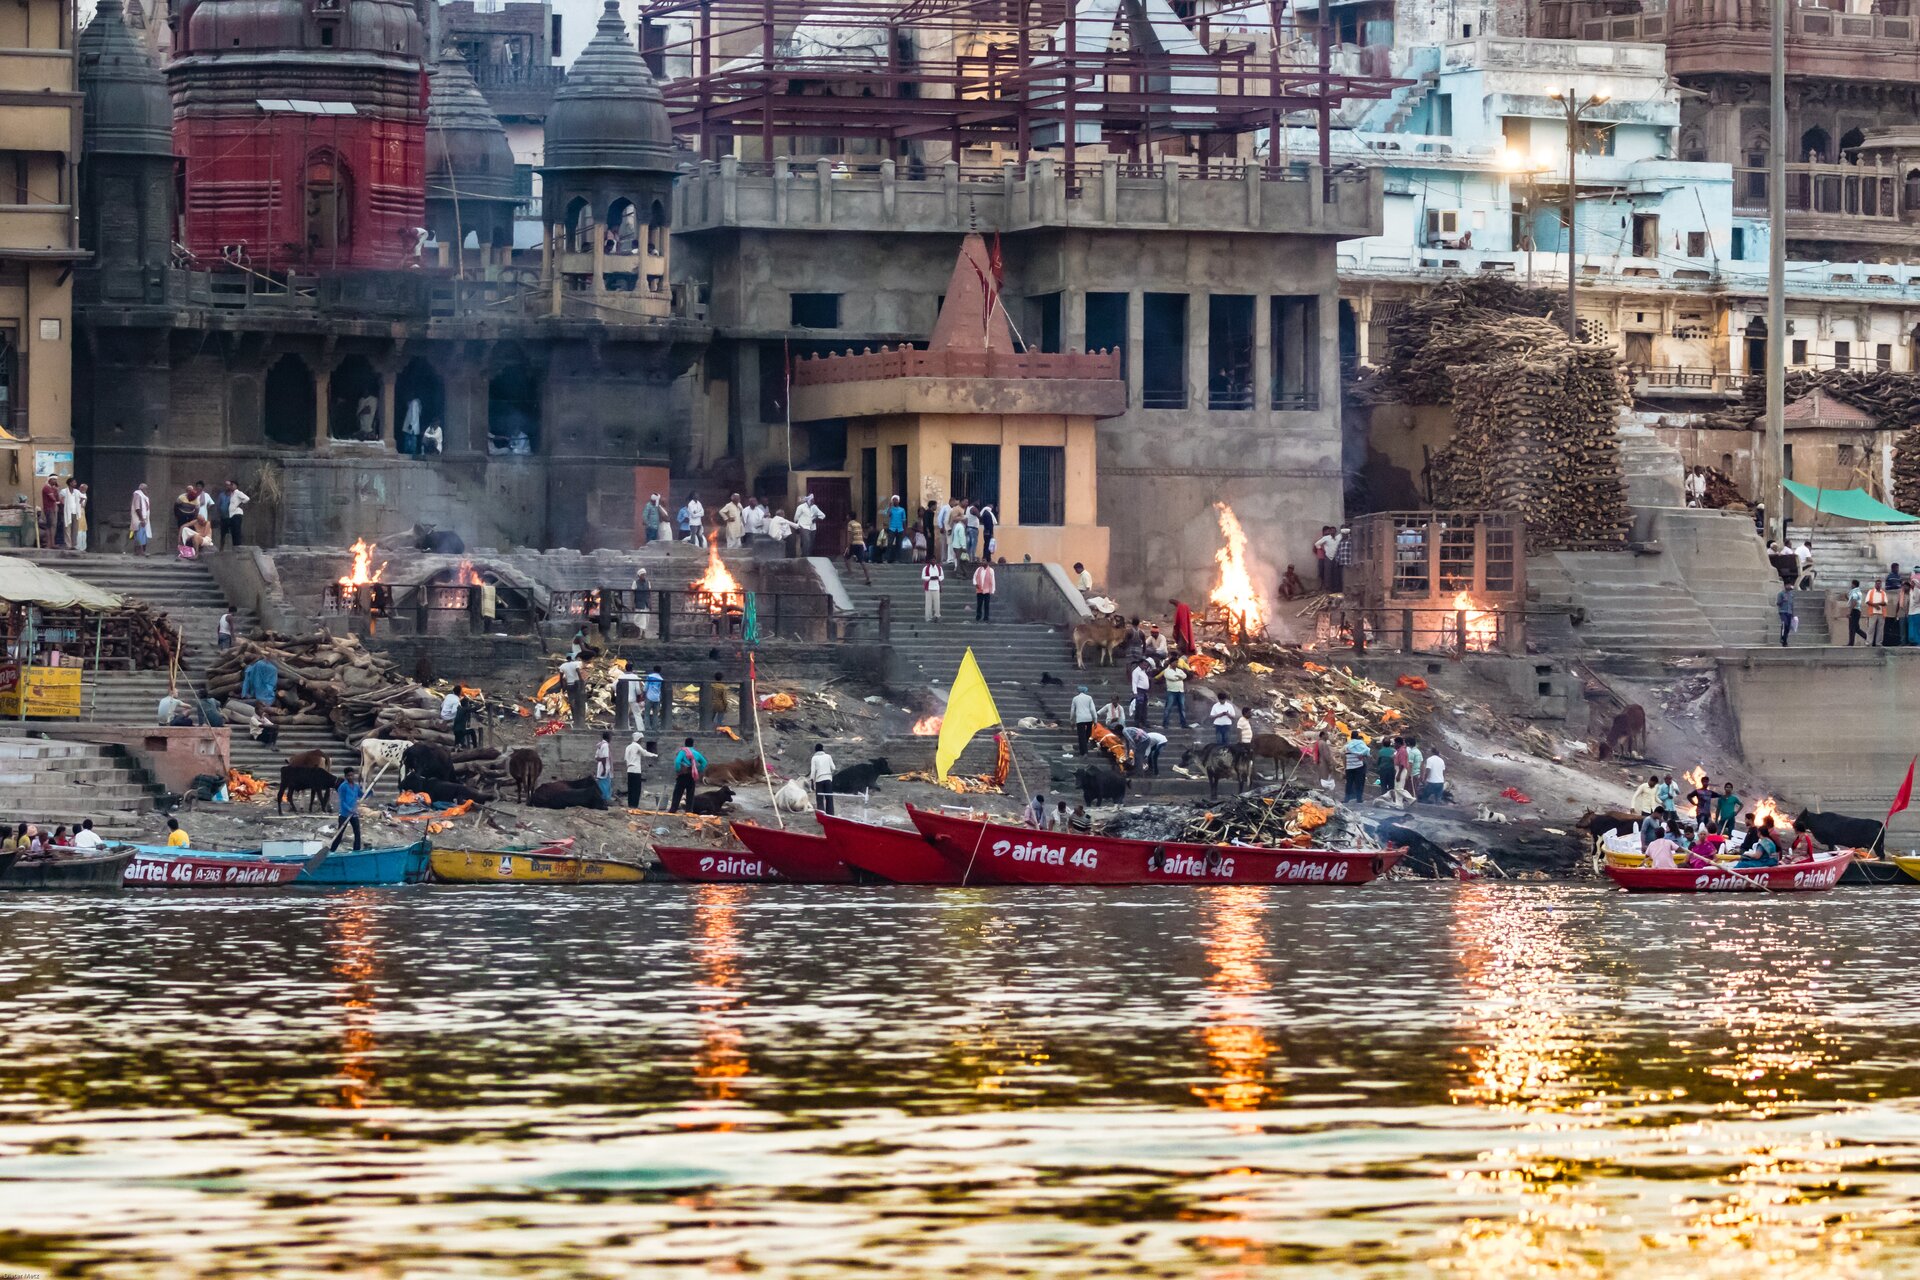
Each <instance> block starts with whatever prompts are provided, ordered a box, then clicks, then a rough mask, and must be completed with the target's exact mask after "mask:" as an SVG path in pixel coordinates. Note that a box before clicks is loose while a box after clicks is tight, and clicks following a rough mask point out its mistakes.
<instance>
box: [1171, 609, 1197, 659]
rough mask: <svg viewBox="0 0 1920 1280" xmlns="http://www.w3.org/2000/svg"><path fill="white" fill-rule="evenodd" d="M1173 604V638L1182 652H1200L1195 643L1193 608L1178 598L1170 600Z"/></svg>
mask: <svg viewBox="0 0 1920 1280" xmlns="http://www.w3.org/2000/svg"><path fill="white" fill-rule="evenodd" d="M1167 603H1168V604H1170V605H1172V606H1173V640H1174V643H1175V644H1177V645H1178V646H1179V647H1180V652H1181V653H1198V652H1199V650H1198V649H1196V648H1194V645H1193V610H1191V609H1189V608H1187V606H1186V605H1184V604H1182V603H1181V602H1180V601H1178V600H1169V601H1167Z"/></svg>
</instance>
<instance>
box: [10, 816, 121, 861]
mask: <svg viewBox="0 0 1920 1280" xmlns="http://www.w3.org/2000/svg"><path fill="white" fill-rule="evenodd" d="M105 845H106V841H105V840H103V839H102V838H101V837H100V834H99V832H97V831H95V830H94V829H93V819H92V818H83V819H81V821H80V825H79V826H77V827H73V828H71V829H69V828H68V827H67V826H66V825H65V824H61V825H58V826H55V827H54V828H53V829H52V830H51V831H48V830H43V829H42V828H41V827H40V826H39V824H37V823H32V822H23V823H21V824H20V825H19V826H17V827H15V828H14V829H13V830H11V831H6V832H4V833H0V853H13V854H30V855H35V856H39V855H47V856H52V855H55V854H61V853H69V852H71V853H86V852H88V851H89V850H93V849H99V848H102V847H104V846H105Z"/></svg>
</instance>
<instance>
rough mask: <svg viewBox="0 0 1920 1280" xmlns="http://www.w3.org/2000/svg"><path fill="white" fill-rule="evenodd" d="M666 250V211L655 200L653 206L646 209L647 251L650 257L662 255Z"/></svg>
mask: <svg viewBox="0 0 1920 1280" xmlns="http://www.w3.org/2000/svg"><path fill="white" fill-rule="evenodd" d="M666 252H667V211H666V210H665V209H663V208H661V207H660V202H659V201H658V200H655V201H654V202H653V207H652V208H650V209H648V210H647V253H648V255H649V256H650V257H655V258H659V257H664V256H665V254H666Z"/></svg>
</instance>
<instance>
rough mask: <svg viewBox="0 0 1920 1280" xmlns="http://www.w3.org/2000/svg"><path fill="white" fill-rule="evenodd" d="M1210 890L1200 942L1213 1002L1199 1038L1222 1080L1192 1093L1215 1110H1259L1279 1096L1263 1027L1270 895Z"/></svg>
mask: <svg viewBox="0 0 1920 1280" xmlns="http://www.w3.org/2000/svg"><path fill="white" fill-rule="evenodd" d="M1208 892H1209V895H1210V896H1209V898H1208V902H1207V909H1206V912H1205V915H1204V923H1203V925H1202V934H1201V941H1202V943H1203V945H1204V946H1205V948H1206V957H1207V963H1208V964H1209V965H1211V966H1212V969H1211V972H1209V973H1208V975H1207V991H1208V993H1209V995H1210V996H1211V997H1212V998H1211V999H1210V1000H1209V1001H1208V1002H1207V1012H1206V1020H1205V1021H1204V1022H1203V1023H1202V1024H1201V1026H1200V1040H1201V1043H1202V1044H1204V1045H1205V1046H1206V1052H1207V1061H1208V1062H1209V1063H1210V1064H1211V1065H1212V1067H1213V1070H1214V1074H1215V1075H1216V1076H1218V1077H1219V1080H1218V1083H1215V1084H1207V1085H1196V1086H1194V1089H1193V1093H1194V1096H1195V1097H1197V1098H1199V1099H1200V1100H1201V1101H1203V1102H1205V1103H1206V1104H1207V1105H1208V1106H1209V1107H1211V1108H1213V1109H1214V1110H1216V1111H1257V1110H1259V1109H1260V1108H1261V1107H1263V1106H1265V1105H1267V1103H1268V1102H1269V1101H1270V1100H1271V1099H1272V1098H1273V1096H1274V1095H1275V1094H1276V1092H1277V1091H1276V1090H1275V1089H1274V1088H1273V1087H1272V1086H1271V1085H1270V1084H1269V1083H1268V1081H1267V1060H1268V1059H1269V1058H1271V1057H1272V1056H1273V1043H1272V1042H1271V1041H1270V1040H1268V1039H1267V1035H1266V1032H1265V1031H1263V1030H1262V1029H1261V1027H1260V1012H1261V1011H1260V1005H1259V998H1260V997H1261V996H1262V995H1264V994H1265V993H1266V991H1267V990H1268V987H1269V983H1268V981H1267V976H1266V972H1265V969H1264V965H1265V962H1266V960H1267V937H1266V930H1265V921H1266V913H1267V898H1266V893H1265V890H1263V889H1261V888H1260V887H1259V886H1256V885H1248V886H1245V887H1236V888H1225V889H1213V890H1209V891H1208Z"/></svg>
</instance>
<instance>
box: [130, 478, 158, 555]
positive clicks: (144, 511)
mask: <svg viewBox="0 0 1920 1280" xmlns="http://www.w3.org/2000/svg"><path fill="white" fill-rule="evenodd" d="M129 514H130V518H131V520H132V527H133V545H134V547H135V549H136V550H137V551H138V552H139V553H140V554H141V555H145V554H147V544H148V543H149V542H152V541H153V499H152V498H150V497H148V496H147V486H146V483H145V482H144V481H143V482H141V484H139V485H138V486H137V487H135V489H134V491H133V504H132V506H131V508H130V510H129Z"/></svg>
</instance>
